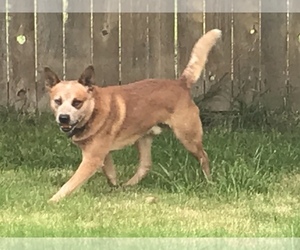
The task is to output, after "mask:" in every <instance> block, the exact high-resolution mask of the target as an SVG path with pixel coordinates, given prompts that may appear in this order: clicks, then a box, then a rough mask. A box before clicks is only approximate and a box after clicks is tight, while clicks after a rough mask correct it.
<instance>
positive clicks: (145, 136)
mask: <svg viewBox="0 0 300 250" xmlns="http://www.w3.org/2000/svg"><path fill="white" fill-rule="evenodd" d="M220 37H221V31H220V30H217V29H214V30H211V31H209V32H207V33H206V34H205V35H204V36H202V37H201V38H200V39H199V40H198V41H197V43H196V44H195V46H194V48H193V50H192V53H191V58H190V61H189V62H188V65H187V67H186V69H185V70H184V71H183V73H182V75H181V77H180V78H179V79H177V80H169V79H146V80H142V81H138V82H135V83H131V84H127V85H122V86H110V87H105V88H101V87H98V86H95V81H94V68H93V66H89V67H87V68H86V69H85V71H84V72H83V73H82V75H81V76H80V78H79V80H77V81H61V80H60V79H59V78H58V77H57V75H56V74H55V73H54V72H52V71H51V69H49V68H45V79H46V86H47V88H48V90H49V94H50V99H51V108H52V110H53V112H54V114H55V116H56V121H57V123H59V125H60V127H61V130H62V131H64V132H65V133H67V134H68V135H69V136H70V137H71V138H72V141H73V142H74V143H75V144H76V145H78V146H79V147H80V148H81V150H82V162H81V164H80V166H79V167H78V169H77V170H76V172H75V173H74V175H73V176H72V178H71V179H70V180H69V181H68V182H67V183H65V184H64V185H63V186H62V187H61V189H60V190H59V191H58V192H57V193H56V194H55V195H54V196H53V197H52V198H51V199H50V201H53V202H57V201H59V200H60V199H61V198H63V197H65V196H66V195H68V194H70V193H72V192H73V191H74V190H75V189H76V188H78V187H79V186H80V185H82V184H83V183H84V182H85V181H87V180H88V179H89V178H90V177H91V176H92V175H93V174H94V173H95V172H96V171H97V170H98V169H99V167H102V170H103V172H104V174H105V175H106V177H107V179H108V181H109V183H110V184H111V185H114V186H115V185H117V178H116V171H115V168H114V165H113V160H112V157H111V154H110V152H111V151H113V150H118V149H121V148H123V147H125V146H127V145H132V144H135V145H136V146H137V148H138V150H139V167H138V168H137V172H136V173H135V175H134V176H133V177H132V178H131V179H130V180H129V181H127V182H126V183H125V185H135V184H137V183H138V182H139V181H140V180H141V179H142V178H144V177H145V176H146V174H147V173H148V171H149V170H150V167H151V144H152V138H153V136H154V135H156V134H159V133H160V132H161V129H160V125H161V124H163V125H167V126H169V127H170V128H171V129H172V130H173V132H174V133H175V135H176V137H177V138H178V139H179V140H180V141H181V142H182V144H183V145H184V146H185V148H186V149H187V150H188V151H189V152H191V153H192V154H193V155H194V156H195V157H196V158H197V159H198V161H199V162H200V163H201V164H202V169H203V172H204V174H205V176H206V177H207V178H209V177H210V169H209V162H208V157H207V154H206V152H205V151H204V149H203V146H202V134H203V132H202V124H201V121H200V116H199V109H198V107H197V106H196V105H195V104H194V102H193V100H192V98H191V95H190V88H191V86H192V85H193V84H194V83H195V82H196V81H197V79H198V78H199V77H200V74H201V72H202V69H203V67H204V65H205V63H206V60H207V56H208V53H209V51H210V50H211V48H212V47H213V46H214V44H215V43H216V41H217V40H218V39H219V38H220ZM66 117H67V120H66Z"/></svg>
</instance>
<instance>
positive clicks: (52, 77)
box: [44, 67, 60, 89]
mask: <svg viewBox="0 0 300 250" xmlns="http://www.w3.org/2000/svg"><path fill="white" fill-rule="evenodd" d="M44 75H45V85H46V88H48V89H51V88H52V87H54V86H55V85H56V84H57V83H59V82H60V79H59V78H58V76H57V75H56V74H55V73H54V72H53V71H52V70H51V69H50V68H48V67H45V68H44Z"/></svg>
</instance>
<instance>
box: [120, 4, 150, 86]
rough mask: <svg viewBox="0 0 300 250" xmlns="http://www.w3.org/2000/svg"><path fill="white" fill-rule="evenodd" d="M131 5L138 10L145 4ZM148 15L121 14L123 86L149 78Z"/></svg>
mask: <svg viewBox="0 0 300 250" xmlns="http://www.w3.org/2000/svg"><path fill="white" fill-rule="evenodd" d="M128 2H129V1H128ZM126 3H127V1H126ZM130 4H132V5H134V6H135V8H138V5H141V4H143V2H142V1H138V2H137V1H130ZM121 9H122V6H121ZM147 15H148V14H147V13H122V14H121V24H122V28H121V44H122V50H121V81H122V84H126V83H130V82H133V81H137V80H141V79H144V78H148V76H149V67H148V42H147V26H148V23H147Z"/></svg>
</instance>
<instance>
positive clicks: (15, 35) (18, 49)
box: [9, 1, 36, 111]
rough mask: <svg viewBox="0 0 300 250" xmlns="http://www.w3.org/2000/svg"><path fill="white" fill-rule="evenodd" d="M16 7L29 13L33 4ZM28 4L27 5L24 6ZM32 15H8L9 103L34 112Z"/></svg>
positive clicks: (21, 4)
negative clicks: (28, 10) (22, 8)
mask: <svg viewBox="0 0 300 250" xmlns="http://www.w3.org/2000/svg"><path fill="white" fill-rule="evenodd" d="M18 4H19V7H22V6H23V5H24V6H23V7H24V8H25V7H26V9H29V8H30V9H31V11H32V12H33V10H34V8H33V1H31V2H30V1H24V2H19V3H18ZM29 4H31V6H28V5H29ZM13 8H16V6H14V7H13ZM32 12H31V13H10V14H9V18H10V22H9V52H10V82H9V102H10V104H11V105H13V106H15V108H16V109H18V110H22V111H33V110H35V109H36V83H35V51H34V13H32Z"/></svg>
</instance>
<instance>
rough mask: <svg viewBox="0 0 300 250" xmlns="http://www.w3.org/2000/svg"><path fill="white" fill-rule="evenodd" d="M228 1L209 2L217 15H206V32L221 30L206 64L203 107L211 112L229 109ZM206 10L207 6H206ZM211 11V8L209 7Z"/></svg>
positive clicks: (229, 35)
mask: <svg viewBox="0 0 300 250" xmlns="http://www.w3.org/2000/svg"><path fill="white" fill-rule="evenodd" d="M228 2H229V1H226V3H224V1H223V0H214V1H209V3H210V4H213V8H214V9H216V10H218V13H206V15H205V22H206V25H205V27H206V32H207V31H209V30H211V29H215V28H218V29H220V30H222V33H223V35H222V39H220V40H219V41H218V43H217V45H216V46H215V47H214V48H213V49H212V51H211V53H210V55H209V57H208V62H207V64H206V79H205V90H206V95H205V98H204V100H203V101H202V102H203V106H204V107H205V108H206V109H209V110H211V111H227V110H230V109H231V94H232V83H231V20H232V14H231V13H228V11H230V10H231V6H230V5H228ZM206 8H207V9H208V8H209V6H207V5H206ZM210 9H211V7H210Z"/></svg>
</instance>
